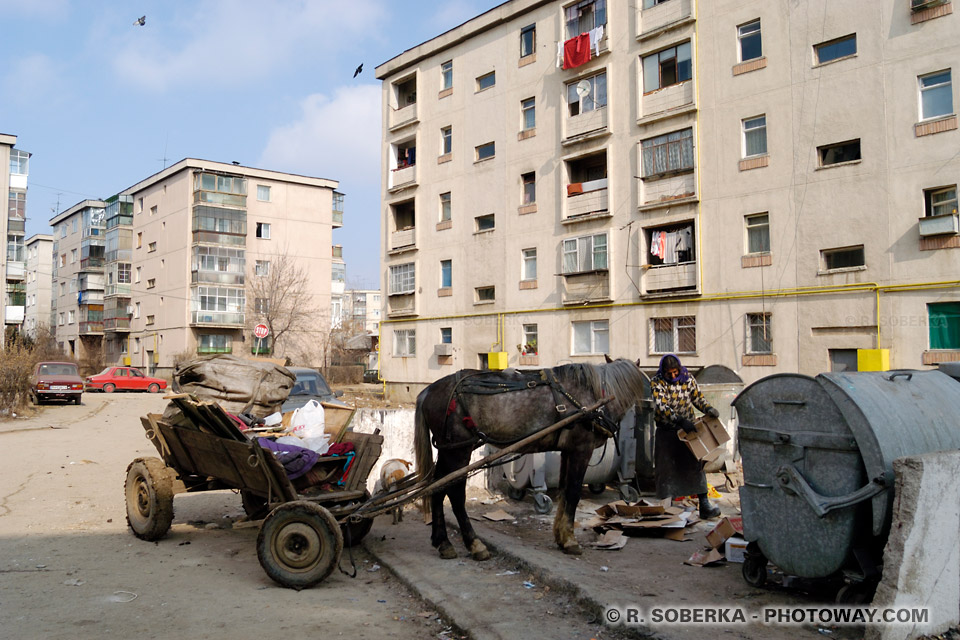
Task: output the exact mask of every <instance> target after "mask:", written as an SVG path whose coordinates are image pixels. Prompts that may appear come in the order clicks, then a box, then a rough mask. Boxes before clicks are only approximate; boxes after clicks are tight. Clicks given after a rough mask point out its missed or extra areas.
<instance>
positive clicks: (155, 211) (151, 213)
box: [150, 205, 157, 216]
mask: <svg viewBox="0 0 960 640" xmlns="http://www.w3.org/2000/svg"><path fill="white" fill-rule="evenodd" d="M150 215H151V216H155V215H157V205H153V206H152V207H150Z"/></svg>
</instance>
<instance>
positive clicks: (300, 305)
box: [246, 253, 327, 356]
mask: <svg viewBox="0 0 960 640" xmlns="http://www.w3.org/2000/svg"><path fill="white" fill-rule="evenodd" d="M265 257H267V258H269V260H265V261H264V264H263V266H262V267H261V268H260V270H259V271H258V274H257V275H254V276H253V277H252V278H248V279H247V286H246V295H247V313H246V324H247V325H248V327H249V330H250V333H251V334H252V333H253V327H254V326H256V325H258V324H265V325H267V328H268V329H269V330H270V343H271V345H272V349H271V352H272V353H273V354H274V355H278V356H285V355H292V354H293V353H294V352H297V351H302V346H301V344H298V343H306V344H309V342H310V341H311V339H312V338H313V339H315V338H316V337H318V336H319V335H321V334H322V332H323V331H324V330H325V329H326V320H327V318H326V317H325V316H322V315H321V313H320V309H319V307H318V306H317V301H316V300H315V298H314V295H313V287H311V278H310V275H309V273H308V272H307V269H306V268H305V267H304V265H303V264H302V263H299V262H298V261H297V259H296V258H295V257H293V256H290V255H287V254H285V253H277V254H271V255H269V256H265Z"/></svg>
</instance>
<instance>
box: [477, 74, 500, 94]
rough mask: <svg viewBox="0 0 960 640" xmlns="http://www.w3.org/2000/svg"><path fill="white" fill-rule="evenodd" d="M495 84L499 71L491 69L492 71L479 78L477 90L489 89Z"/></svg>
mask: <svg viewBox="0 0 960 640" xmlns="http://www.w3.org/2000/svg"><path fill="white" fill-rule="evenodd" d="M495 84H497V72H496V71H491V72H490V73H485V74H484V75H482V76H480V77H479V78H477V91H483V90H484V89H489V88H490V87H492V86H493V85H495Z"/></svg>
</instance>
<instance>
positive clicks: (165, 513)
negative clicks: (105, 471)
mask: <svg viewBox="0 0 960 640" xmlns="http://www.w3.org/2000/svg"><path fill="white" fill-rule="evenodd" d="M173 479H174V471H173V470H172V469H168V468H167V465H165V464H164V462H163V460H161V459H159V458H137V459H136V460H134V461H133V462H131V463H130V466H128V467H127V480H126V482H124V484H123V492H124V496H125V497H126V502H127V524H128V525H130V529H131V530H132V531H133V535H135V536H137V537H138V538H140V539H141V540H149V541H151V542H152V541H155V540H159V539H160V538H162V537H163V536H165V535H167V531H169V530H170V524H171V523H172V522H173Z"/></svg>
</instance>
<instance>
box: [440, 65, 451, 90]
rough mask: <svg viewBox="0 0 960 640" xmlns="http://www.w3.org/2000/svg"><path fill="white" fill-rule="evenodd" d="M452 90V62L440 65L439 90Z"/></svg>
mask: <svg viewBox="0 0 960 640" xmlns="http://www.w3.org/2000/svg"><path fill="white" fill-rule="evenodd" d="M452 88H453V60H447V61H446V62H444V63H443V64H441V65H440V89H452Z"/></svg>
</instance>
